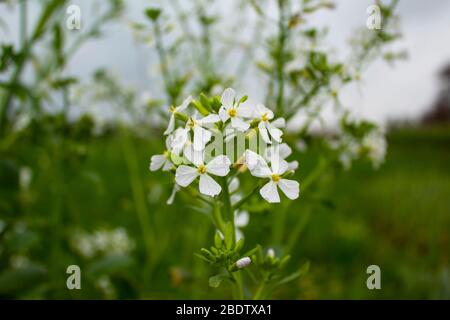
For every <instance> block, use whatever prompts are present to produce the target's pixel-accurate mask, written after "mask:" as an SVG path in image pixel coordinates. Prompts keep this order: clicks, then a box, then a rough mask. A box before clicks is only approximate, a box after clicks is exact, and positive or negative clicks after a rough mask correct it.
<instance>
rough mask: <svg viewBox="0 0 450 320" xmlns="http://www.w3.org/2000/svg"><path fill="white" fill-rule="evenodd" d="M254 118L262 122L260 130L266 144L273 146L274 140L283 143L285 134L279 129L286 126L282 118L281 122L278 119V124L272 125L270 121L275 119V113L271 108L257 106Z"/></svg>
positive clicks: (259, 126) (259, 125)
mask: <svg viewBox="0 0 450 320" xmlns="http://www.w3.org/2000/svg"><path fill="white" fill-rule="evenodd" d="M253 116H254V117H255V118H256V119H258V120H260V122H259V124H258V129H259V132H260V134H261V137H262V138H263V140H264V142H265V143H267V144H271V143H272V139H273V140H275V141H277V142H281V136H282V135H283V132H282V131H281V130H280V129H278V127H279V126H280V127H281V126H283V125H285V123H284V120H283V119H282V118H281V120H278V119H277V120H276V121H277V122H275V124H274V123H271V122H270V120H272V119H273V111H272V110H270V109H269V108H266V107H265V106H264V105H262V104H257V105H256V108H255V112H254V114H253Z"/></svg>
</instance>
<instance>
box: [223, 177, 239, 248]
mask: <svg viewBox="0 0 450 320" xmlns="http://www.w3.org/2000/svg"><path fill="white" fill-rule="evenodd" d="M221 184H222V201H223V209H224V217H225V220H227V221H229V222H231V225H232V226H233V244H235V243H236V234H235V233H236V232H235V226H234V211H233V208H232V206H231V198H230V191H229V190H228V180H227V178H226V177H223V178H222V179H221Z"/></svg>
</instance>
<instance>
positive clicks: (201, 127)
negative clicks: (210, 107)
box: [186, 114, 220, 151]
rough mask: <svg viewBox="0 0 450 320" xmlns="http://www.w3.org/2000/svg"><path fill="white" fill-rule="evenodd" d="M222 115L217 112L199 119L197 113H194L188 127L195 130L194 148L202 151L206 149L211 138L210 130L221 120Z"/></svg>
mask: <svg viewBox="0 0 450 320" xmlns="http://www.w3.org/2000/svg"><path fill="white" fill-rule="evenodd" d="M219 121H220V117H219V115H217V114H210V115H207V116H206V117H204V118H202V119H197V115H196V114H194V115H193V116H192V117H190V118H189V119H188V122H187V124H186V129H189V130H192V131H193V132H194V140H193V143H194V149H195V150H196V151H201V150H203V149H205V146H206V144H207V143H208V142H209V141H210V140H211V137H212V133H211V131H209V130H208V128H209V127H211V126H212V125H213V124H214V123H216V122H219Z"/></svg>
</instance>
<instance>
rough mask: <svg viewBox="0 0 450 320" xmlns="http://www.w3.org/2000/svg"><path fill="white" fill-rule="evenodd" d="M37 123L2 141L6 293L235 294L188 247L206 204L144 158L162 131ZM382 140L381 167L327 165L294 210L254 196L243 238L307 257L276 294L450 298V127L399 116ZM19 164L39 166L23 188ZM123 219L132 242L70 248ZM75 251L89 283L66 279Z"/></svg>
mask: <svg viewBox="0 0 450 320" xmlns="http://www.w3.org/2000/svg"><path fill="white" fill-rule="evenodd" d="M159 134H160V133H159V132H156V133H155V136H156V135H159ZM43 136H45V135H41V134H38V133H37V134H36V133H35V134H30V135H29V136H26V137H22V138H21V139H19V140H18V141H16V142H15V147H14V148H13V149H12V150H14V151H13V152H11V153H9V154H5V155H2V180H1V185H0V188H1V189H0V192H1V193H0V205H1V206H0V210H1V214H0V220H1V221H2V227H1V228H0V230H1V232H0V296H1V297H12V298H83V299H84V298H85V299H88V298H149V299H157V298H174V299H178V298H187V299H201V298H202V299H210V298H230V290H231V288H230V289H229V290H228V289H227V290H218V289H213V288H209V287H208V283H207V282H208V280H207V279H208V277H207V276H206V275H213V274H214V272H213V270H211V268H210V267H209V266H207V265H206V264H205V263H204V262H203V261H201V260H200V259H198V258H196V257H195V256H194V255H193V252H198V250H199V249H200V248H201V247H202V246H204V245H205V244H208V243H211V242H212V238H213V234H214V229H213V228H212V224H211V222H210V220H209V217H208V216H206V215H205V214H203V213H201V212H199V211H196V210H194V209H193V208H192V207H189V206H188V205H186V203H189V196H188V195H186V194H183V193H182V192H180V193H178V195H177V198H176V201H175V204H174V205H172V206H167V205H166V204H165V201H166V199H167V198H168V197H169V195H170V193H171V188H172V180H171V178H170V176H169V175H167V174H162V173H160V172H158V173H151V172H150V171H149V170H148V163H149V158H150V156H151V155H152V154H154V153H156V152H159V150H160V148H162V143H161V142H160V141H156V140H148V139H139V138H135V137H132V136H129V135H128V134H126V133H115V134H111V135H107V136H104V137H101V138H89V139H88V140H86V141H85V142H84V143H83V144H79V145H78V144H76V143H71V142H70V143H69V142H66V141H65V140H57V139H58V138H54V139H53V138H51V137H50V138H45V139H44V138H41V137H43ZM66 136H67V135H66ZM388 140H389V147H388V155H387V159H386V163H385V164H384V165H383V166H382V167H381V168H380V169H379V170H378V171H373V170H372V168H371V167H370V166H369V164H367V163H362V162H361V163H356V164H355V165H354V166H353V168H352V170H350V171H339V172H336V173H334V174H327V175H323V176H321V177H320V179H319V181H318V182H317V183H315V184H314V185H312V186H311V187H310V188H308V189H306V190H304V192H303V194H302V195H301V197H300V198H299V199H298V200H296V201H295V202H293V203H290V204H289V203H288V204H283V205H281V206H286V205H289V207H288V208H285V209H286V210H277V208H275V210H267V209H264V208H265V207H264V206H263V207H261V206H258V204H259V202H258V200H259V199H258V198H257V197H255V199H254V201H253V202H252V203H251V206H249V208H248V209H250V210H251V218H250V225H251V228H247V229H248V230H247V229H244V233H245V235H246V240H247V243H251V244H253V243H259V244H261V245H262V246H263V247H268V246H272V247H274V248H275V249H276V250H277V252H282V251H283V250H286V248H289V247H290V248H291V249H292V251H291V252H292V253H293V254H292V259H291V262H290V264H289V268H291V269H292V270H294V269H296V268H298V267H299V266H300V265H301V264H302V263H303V262H305V261H309V262H310V268H309V272H308V273H307V274H306V275H304V276H303V277H300V278H299V279H298V280H296V281H294V282H291V283H289V284H288V285H286V286H284V287H283V288H281V289H280V290H277V291H276V292H275V293H274V298H277V299H279V298H287V299H325V298H331V299H335V298H344V299H345V298H348V299H363V298H369V299H389V298H411V299H412V298H446V299H449V298H450V267H449V258H450V257H449V256H450V248H449V245H450V233H449V230H450V196H449V195H450V170H449V164H450V130H449V129H448V128H437V129H414V130H413V129H402V130H396V131H394V132H392V133H391V134H390V135H388ZM69 154H70V156H68V155H69ZM304 157H305V156H303V155H302V154H296V155H295V158H297V159H298V160H299V162H300V168H299V170H298V173H297V174H298V175H299V179H300V182H301V181H302V177H304V176H307V175H308V172H309V171H310V170H311V168H312V167H313V166H314V163H315V160H316V159H315V158H313V157H312V156H311V158H304ZM23 166H28V167H30V168H31V170H32V179H31V182H30V184H29V186H28V187H27V188H24V187H22V188H21V187H20V185H19V181H18V177H19V168H20V167H23ZM183 198H184V199H183ZM186 200H187V201H186ZM116 227H123V228H125V229H126V230H127V233H128V235H129V236H130V238H131V239H132V241H133V242H134V246H133V248H132V249H131V250H130V251H129V252H128V253H125V254H113V255H111V254H98V255H96V256H94V257H92V258H86V257H83V256H82V255H80V254H79V253H77V251H76V250H75V249H74V245H73V242H74V240H73V235H74V234H75V233H76V232H77V231H80V230H84V231H86V232H94V231H95V230H98V229H102V228H103V229H114V228H116ZM75 241H76V240H75ZM281 243H284V244H285V245H284V246H281V245H280V244H281ZM71 264H77V265H79V266H80V267H81V270H82V290H78V291H77V290H74V291H69V290H67V288H66V277H67V275H66V267H67V266H68V265H71ZM371 264H376V265H379V266H380V268H381V272H382V280H381V285H382V289H381V290H373V291H370V290H368V289H367V288H366V279H367V276H368V275H367V274H366V268H367V266H369V265H371Z"/></svg>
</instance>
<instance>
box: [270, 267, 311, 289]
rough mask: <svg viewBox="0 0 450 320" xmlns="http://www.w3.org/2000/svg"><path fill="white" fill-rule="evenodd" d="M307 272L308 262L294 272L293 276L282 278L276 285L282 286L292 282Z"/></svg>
mask: <svg viewBox="0 0 450 320" xmlns="http://www.w3.org/2000/svg"><path fill="white" fill-rule="evenodd" d="M308 270H309V261H308V262H305V263H304V264H303V265H302V266H301V267H300V269H298V271H296V272H294V273H293V274H291V275H289V276H287V277H284V278H283V279H281V280H280V281H279V282H278V283H277V285H282V284H286V283H288V282H291V281H294V280H295V279H297V278H299V277H301V276H303V275H305V274H306V273H307V272H308Z"/></svg>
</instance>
